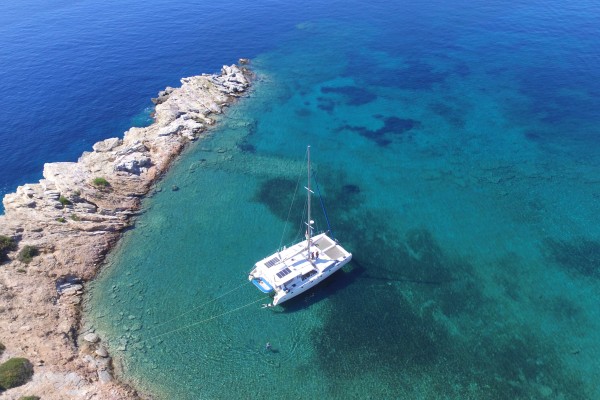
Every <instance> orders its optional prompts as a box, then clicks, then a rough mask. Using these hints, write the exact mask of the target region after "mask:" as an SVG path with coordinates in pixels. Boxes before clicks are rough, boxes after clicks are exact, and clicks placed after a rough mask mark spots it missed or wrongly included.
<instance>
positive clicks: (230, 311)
mask: <svg viewBox="0 0 600 400" xmlns="http://www.w3.org/2000/svg"><path fill="white" fill-rule="evenodd" d="M268 298H269V297H268V296H267V297H261V298H260V299H258V300H254V301H252V302H250V303H247V304H244V305H243V306H240V307H237V308H234V309H233V310H229V311H225V312H224V313H221V314H218V315H213V316H212V317H210V318H206V319H203V320H201V321H198V322H194V323H193V324H189V325H186V326H182V327H181V328H177V329H173V330H171V331H167V332H164V333H161V334H159V335H155V336H151V337H149V338H148V339H144V340H140V341H139V342H137V344H139V343H144V342H147V341H149V340H152V339H156V338H159V337H161V336H165V335H169V334H171V333H174V332H178V331H181V330H184V329H189V328H191V327H192V326H196V325H199V324H202V323H205V322H209V321H212V320H213V319H216V318H219V317H222V316H224V315H227V314H231V313H232V312H235V311H238V310H241V309H242V308H246V307H249V306H251V305H252V304H256V303H258V302H259V301H264V300H266V299H268Z"/></svg>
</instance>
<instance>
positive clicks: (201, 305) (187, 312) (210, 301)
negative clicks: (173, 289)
mask: <svg viewBox="0 0 600 400" xmlns="http://www.w3.org/2000/svg"><path fill="white" fill-rule="evenodd" d="M248 283H250V281H246V282H244V283H242V284H241V285H240V286H238V287H236V288H234V289H231V290H230V291H228V292H225V293H223V294H222V295H220V296H218V297H215V298H214V299H212V300H208V301H206V302H204V303H202V304H200V305H199V306H196V307H194V308H192V309H190V310H187V311H186V312H184V313H182V314H179V315H176V316H174V317H173V318H171V319H169V320H167V321H164V322H161V323H160V324H158V325H154V326H152V327H150V328H149V329H156V328H158V327H159V326H163V325H164V324H167V323H169V322H171V321H173V320H176V319H179V318H181V317H182V316H184V315H185V314H189V313H191V312H192V311H195V310H197V309H199V308H201V307H204V306H206V305H208V304H210V303H212V302H213V301H216V300H218V299H220V298H221V297H223V296H226V295H228V294H229V293H231V292H234V291H236V290H238V289H239V288H241V287H242V286H245V285H246V284H248Z"/></svg>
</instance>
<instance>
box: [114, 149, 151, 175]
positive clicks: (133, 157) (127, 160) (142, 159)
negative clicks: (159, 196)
mask: <svg viewBox="0 0 600 400" xmlns="http://www.w3.org/2000/svg"><path fill="white" fill-rule="evenodd" d="M151 165H152V161H151V160H150V158H149V157H147V156H144V155H138V154H130V155H126V156H124V157H122V158H120V159H119V161H117V165H116V166H115V170H116V171H124V172H129V173H130V174H134V175H139V174H140V173H141V172H142V170H144V169H146V168H147V167H150V166H151Z"/></svg>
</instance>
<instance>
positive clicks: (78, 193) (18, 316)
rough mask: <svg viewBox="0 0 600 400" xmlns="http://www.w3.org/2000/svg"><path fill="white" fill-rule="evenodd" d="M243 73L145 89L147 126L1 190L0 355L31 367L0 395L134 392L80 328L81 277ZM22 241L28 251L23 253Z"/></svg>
mask: <svg viewBox="0 0 600 400" xmlns="http://www.w3.org/2000/svg"><path fill="white" fill-rule="evenodd" d="M246 63H247V60H245V59H242V60H240V65H244V64H246ZM250 75H251V73H250V72H249V70H247V69H246V68H245V67H238V66H236V65H232V66H224V67H223V68H222V70H221V73H220V74H213V75H207V74H203V75H200V76H194V77H190V78H184V79H182V80H181V84H182V85H181V87H179V88H170V87H168V88H167V89H165V90H163V91H161V92H160V93H159V95H158V97H157V98H155V99H152V101H153V102H154V103H155V104H156V109H155V113H154V118H155V122H154V123H153V124H152V125H151V126H149V127H146V128H131V129H130V130H128V131H127V132H125V134H124V137H123V138H122V139H120V138H111V139H106V140H104V141H101V142H98V143H96V144H95V145H94V146H93V151H92V152H85V153H83V154H82V156H81V157H80V158H79V160H78V161H77V162H61V163H51V164H45V165H44V172H43V176H44V179H42V180H40V182H39V183H37V184H26V185H23V186H20V187H18V188H17V190H16V192H15V193H11V194H7V195H6V196H5V197H4V199H3V204H4V208H5V214H4V215H0V236H4V237H6V238H10V240H12V243H13V247H12V248H11V249H10V251H8V252H7V255H6V256H7V257H6V258H7V259H6V260H4V262H3V263H1V264H0V343H1V344H3V345H4V346H5V347H6V350H5V351H4V353H3V354H0V363H2V362H3V361H6V360H7V359H9V358H11V357H24V358H27V359H28V360H30V362H31V364H32V365H33V369H34V374H33V377H32V378H31V380H30V381H29V382H27V383H26V384H24V385H22V386H18V387H15V388H13V389H9V390H7V391H5V392H3V393H2V392H0V397H1V398H10V399H13V398H14V399H18V398H20V397H21V396H40V397H41V398H43V399H66V398H68V399H134V398H139V397H140V396H139V395H138V393H136V391H135V390H134V389H132V388H130V387H128V386H126V385H124V384H122V383H120V382H118V381H116V380H115V379H113V376H112V374H113V369H112V361H111V358H110V356H109V354H108V352H107V350H106V348H105V347H104V346H103V345H102V341H101V339H100V338H99V337H98V336H97V335H96V334H95V333H94V332H80V319H81V305H80V303H81V297H82V294H83V291H84V289H85V283H86V282H88V281H89V280H91V279H93V278H94V277H95V276H96V274H97V273H98V270H99V268H100V267H101V265H102V262H103V260H104V258H105V256H106V254H107V253H108V252H109V251H110V249H111V248H112V247H113V246H114V245H115V243H116V242H117V241H118V240H119V238H120V236H121V233H122V231H123V230H124V229H126V228H127V227H129V226H131V223H132V217H133V216H135V215H136V213H137V212H138V210H139V209H140V206H141V200H142V198H143V197H144V195H146V194H147V193H148V192H149V190H150V189H151V187H152V184H153V183H154V182H155V181H156V180H157V179H158V178H159V177H160V176H161V175H162V174H163V173H164V172H165V171H166V170H167V168H168V167H169V165H170V164H171V163H172V162H173V160H174V159H175V158H176V157H177V155H179V154H180V153H181V151H182V150H183V149H184V147H185V146H186V144H188V143H189V142H191V141H194V140H196V139H197V138H199V137H201V136H202V134H203V132H205V131H206V130H207V129H209V128H210V126H212V125H214V123H215V120H214V117H213V116H214V115H215V114H221V113H222V112H223V111H224V108H226V107H227V106H228V105H229V104H231V103H232V102H233V101H235V99H236V98H237V97H240V96H242V95H243V94H244V93H245V92H246V91H247V89H248V88H249V86H250ZM28 251H29V252H30V253H32V256H31V257H24V256H23V254H24V253H27V252H28ZM1 257H2V254H0V258H1ZM0 262H1V260H0ZM0 353H1V352H0Z"/></svg>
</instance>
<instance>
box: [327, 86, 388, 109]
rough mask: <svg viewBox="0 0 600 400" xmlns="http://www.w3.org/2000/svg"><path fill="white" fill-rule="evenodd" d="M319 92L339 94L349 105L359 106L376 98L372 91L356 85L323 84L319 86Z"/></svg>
mask: <svg viewBox="0 0 600 400" xmlns="http://www.w3.org/2000/svg"><path fill="white" fill-rule="evenodd" d="M321 93H324V94H327V93H333V94H339V95H342V96H344V97H345V98H346V104H349V105H351V106H360V105H363V104H367V103H370V102H372V101H373V100H375V99H376V98H377V96H376V95H375V94H374V93H371V92H369V91H368V90H365V89H362V88H359V87H356V86H341V87H331V86H324V87H322V88H321Z"/></svg>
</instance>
